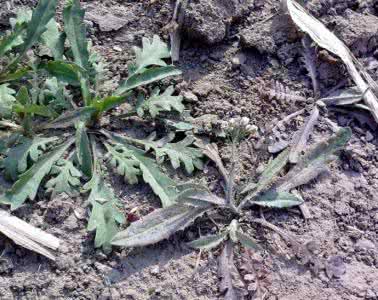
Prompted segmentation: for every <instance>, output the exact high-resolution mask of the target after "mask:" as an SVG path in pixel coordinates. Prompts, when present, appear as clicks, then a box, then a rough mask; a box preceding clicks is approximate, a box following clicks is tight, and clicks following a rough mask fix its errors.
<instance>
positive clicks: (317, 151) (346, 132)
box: [277, 127, 352, 192]
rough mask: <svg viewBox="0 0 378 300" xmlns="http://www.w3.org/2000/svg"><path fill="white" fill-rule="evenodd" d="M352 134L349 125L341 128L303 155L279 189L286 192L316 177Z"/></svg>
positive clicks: (284, 178)
mask: <svg viewBox="0 0 378 300" xmlns="http://www.w3.org/2000/svg"><path fill="white" fill-rule="evenodd" d="M351 136H352V131H351V129H350V128H349V127H347V128H341V129H340V130H339V131H338V132H337V133H336V134H335V135H333V136H332V137H330V138H328V139H327V140H325V141H321V142H319V143H317V144H316V145H315V147H313V148H312V149H311V150H309V151H308V152H307V153H306V154H305V155H304V156H302V157H301V158H300V160H299V162H298V164H297V165H296V166H295V167H294V168H292V169H291V170H290V171H289V173H288V174H286V175H285V176H284V177H283V178H282V179H281V180H280V182H281V183H280V184H279V185H278V187H277V191H279V192H285V191H290V190H291V189H293V188H295V187H297V186H300V185H303V184H306V183H307V182H309V181H310V180H312V179H315V178H316V177H317V176H318V175H319V174H320V173H321V172H323V171H324V170H325V169H326V166H327V163H328V162H330V161H332V160H334V159H335V158H336V157H335V156H334V153H335V152H336V151H338V150H340V149H342V148H343V147H344V146H345V145H346V143H347V142H348V141H349V139H350V137H351Z"/></svg>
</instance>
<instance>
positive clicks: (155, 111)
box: [137, 85, 185, 118]
mask: <svg viewBox="0 0 378 300" xmlns="http://www.w3.org/2000/svg"><path fill="white" fill-rule="evenodd" d="M174 91H175V89H174V87H173V86H172V85H171V86H170V87H168V88H167V89H166V90H165V91H164V93H162V94H160V89H159V88H155V89H154V90H153V92H152V95H151V97H150V98H148V99H146V100H144V101H141V103H140V104H139V105H138V107H137V112H138V115H139V116H140V117H143V116H144V112H145V111H148V112H149V114H150V115H151V117H153V118H155V117H156V116H157V115H159V114H160V113H161V112H166V111H172V110H175V111H177V112H179V113H182V112H183V111H184V109H185V106H184V104H182V100H183V97H182V96H172V94H173V93H174Z"/></svg>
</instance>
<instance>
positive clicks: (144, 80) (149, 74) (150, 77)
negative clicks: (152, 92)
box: [116, 66, 182, 95]
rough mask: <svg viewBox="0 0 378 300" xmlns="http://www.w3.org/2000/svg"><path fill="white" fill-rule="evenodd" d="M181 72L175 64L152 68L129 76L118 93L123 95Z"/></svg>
mask: <svg viewBox="0 0 378 300" xmlns="http://www.w3.org/2000/svg"><path fill="white" fill-rule="evenodd" d="M181 74H182V72H181V71H180V70H179V69H177V68H176V67H174V66H166V67H156V68H150V69H147V70H145V71H143V72H142V73H140V74H139V73H137V74H134V75H131V76H130V77H129V78H127V80H126V81H124V82H123V83H122V84H121V85H120V86H119V88H118V89H117V91H116V95H123V94H124V93H126V92H128V91H130V90H132V89H134V88H136V87H139V86H143V85H147V84H149V83H152V82H155V81H158V80H162V79H164V78H167V77H169V76H175V75H181Z"/></svg>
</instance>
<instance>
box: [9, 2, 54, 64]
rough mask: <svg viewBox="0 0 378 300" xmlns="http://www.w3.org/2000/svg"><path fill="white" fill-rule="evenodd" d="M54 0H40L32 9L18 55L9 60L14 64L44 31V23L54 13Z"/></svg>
mask: <svg viewBox="0 0 378 300" xmlns="http://www.w3.org/2000/svg"><path fill="white" fill-rule="evenodd" d="M56 4H57V1H56V0H40V1H39V2H38V5H37V7H36V8H35V9H34V10H33V16H32V19H31V20H30V22H29V23H28V26H27V29H26V37H25V40H24V43H23V44H22V45H21V50H20V53H19V55H18V56H17V57H16V58H15V59H14V60H13V61H12V62H11V64H10V66H14V65H16V64H17V62H18V61H19V60H20V59H21V58H22V57H23V56H24V55H25V54H26V52H27V51H28V50H29V49H30V48H31V47H32V46H33V45H34V44H35V43H36V42H37V41H38V39H39V38H40V37H41V35H42V33H43V32H45V31H46V25H47V23H49V22H50V20H51V19H52V18H53V17H54V15H55V9H56Z"/></svg>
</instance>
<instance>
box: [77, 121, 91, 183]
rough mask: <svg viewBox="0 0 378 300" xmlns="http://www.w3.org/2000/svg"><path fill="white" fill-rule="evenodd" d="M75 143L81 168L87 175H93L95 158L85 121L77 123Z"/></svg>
mask: <svg viewBox="0 0 378 300" xmlns="http://www.w3.org/2000/svg"><path fill="white" fill-rule="evenodd" d="M75 143H76V154H77V160H78V161H79V164H80V168H81V170H82V171H83V173H84V174H85V175H86V176H88V177H90V176H92V168H93V158H92V151H91V145H90V143H89V138H88V135H87V130H86V127H85V123H84V122H82V121H80V122H78V123H77V124H76V141H75Z"/></svg>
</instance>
